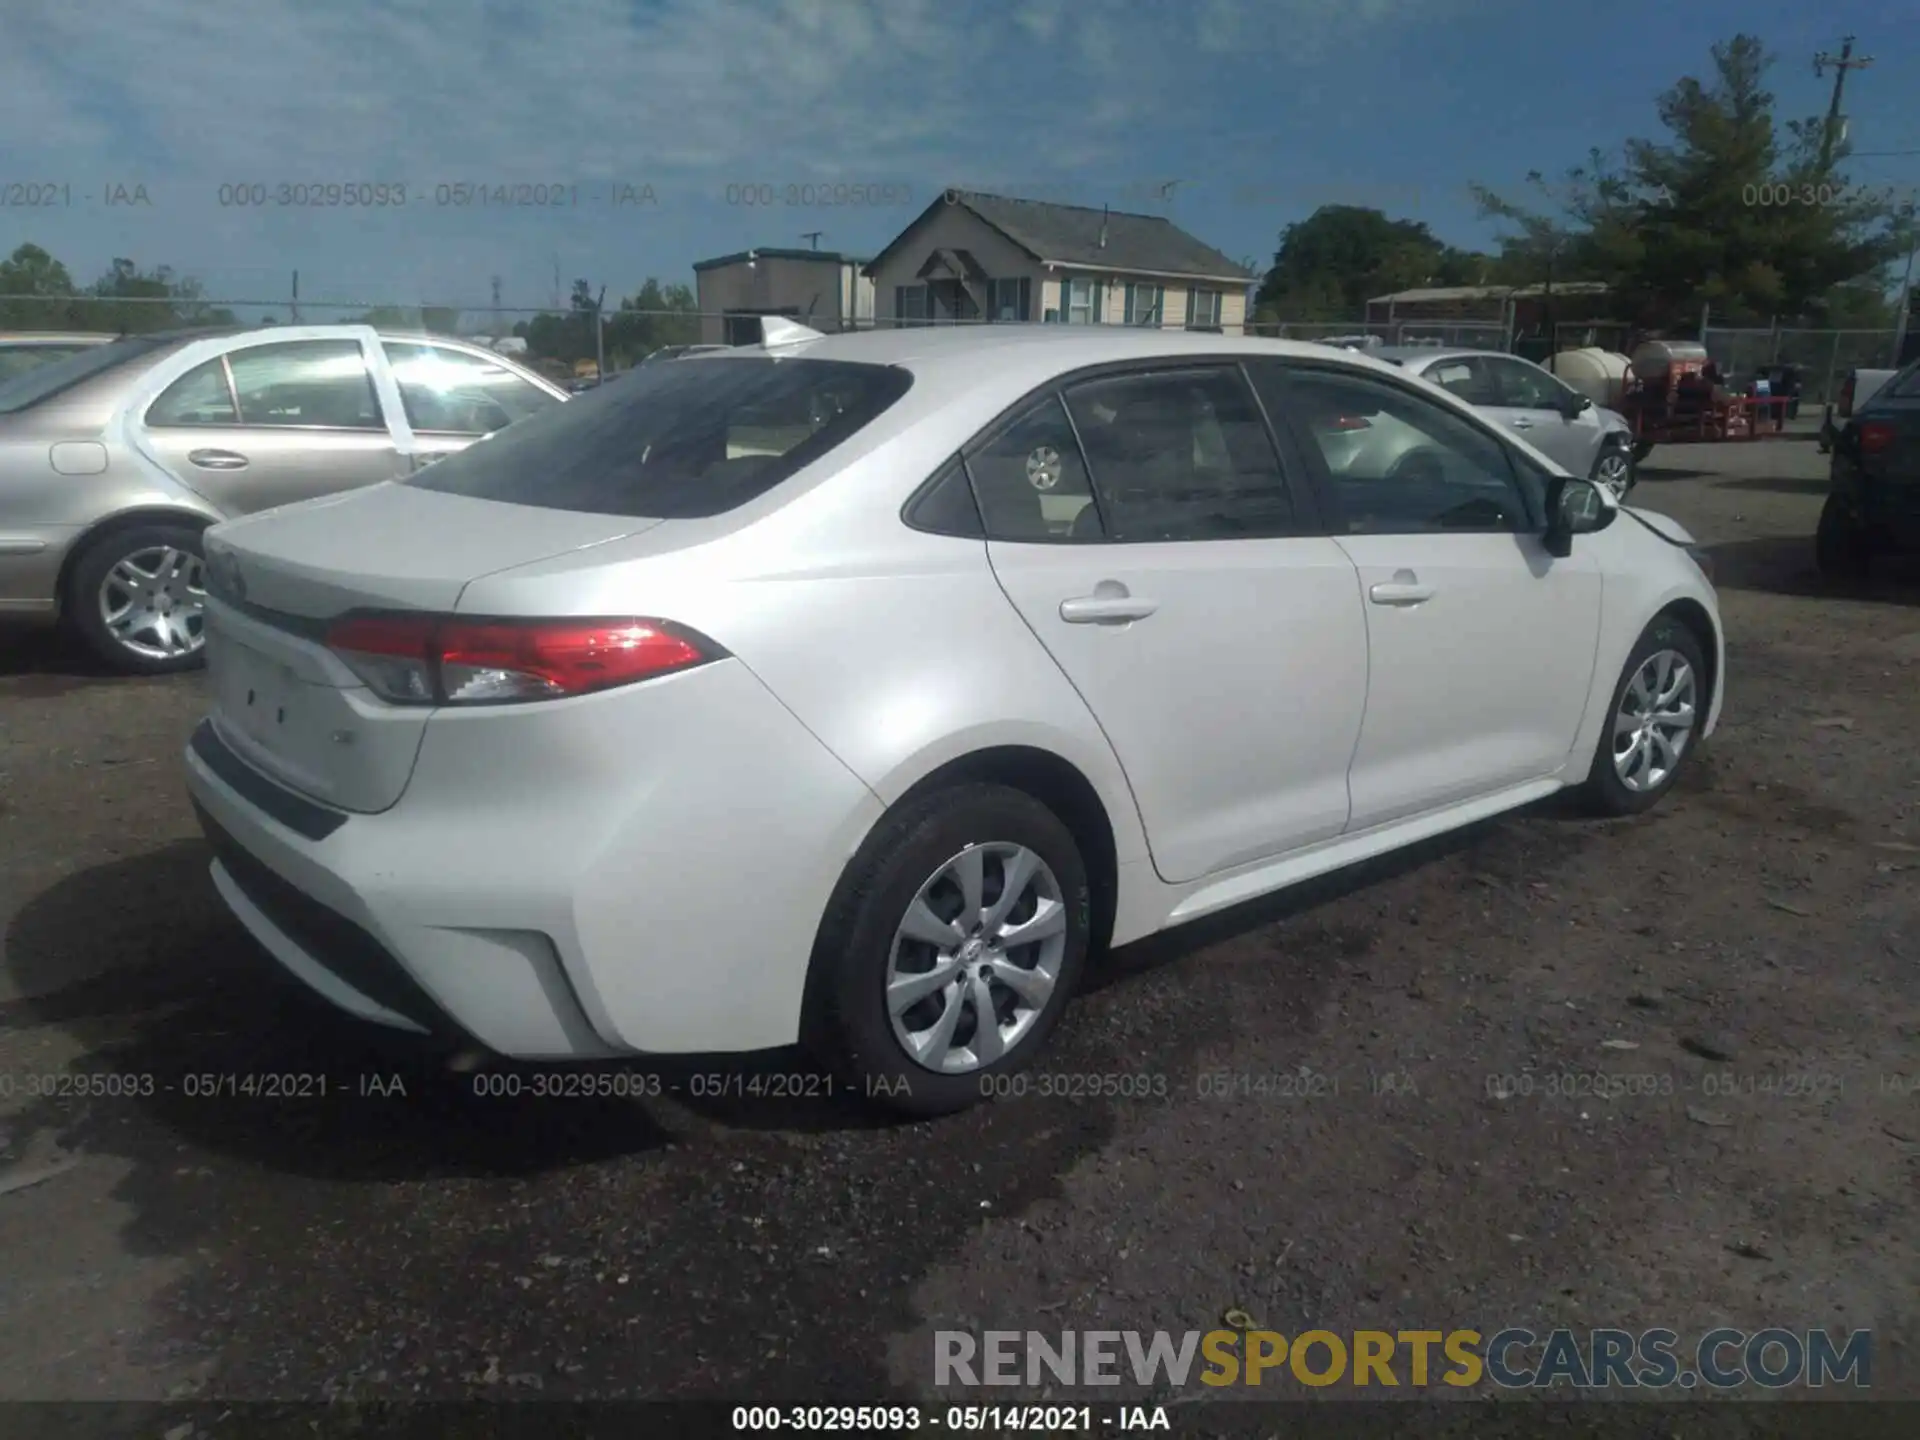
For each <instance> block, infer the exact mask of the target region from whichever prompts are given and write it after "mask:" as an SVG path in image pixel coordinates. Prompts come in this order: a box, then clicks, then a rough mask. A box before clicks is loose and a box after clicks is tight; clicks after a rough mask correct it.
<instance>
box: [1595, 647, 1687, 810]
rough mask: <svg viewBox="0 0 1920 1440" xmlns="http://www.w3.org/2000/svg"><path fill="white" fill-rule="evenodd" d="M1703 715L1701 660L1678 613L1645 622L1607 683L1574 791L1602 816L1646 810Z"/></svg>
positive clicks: (1667, 783)
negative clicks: (1582, 776) (1601, 719)
mask: <svg viewBox="0 0 1920 1440" xmlns="http://www.w3.org/2000/svg"><path fill="white" fill-rule="evenodd" d="M1706 718H1707V662H1706V656H1705V655H1704V654H1703V653H1702V651H1701V649H1700V641H1699V640H1698V639H1697V638H1696V637H1695V635H1694V633H1693V631H1691V630H1689V629H1688V628H1687V627H1686V626H1685V625H1682V624H1681V623H1680V622H1679V621H1678V620H1674V619H1671V618H1668V617H1664V616H1663V617H1662V618H1660V619H1658V620H1655V621H1654V622H1653V624H1651V625H1649V626H1648V627H1647V629H1646V631H1645V633H1643V634H1642V635H1641V636H1640V639H1639V641H1638V642H1637V643H1636V644H1635V645H1634V647H1633V650H1632V652H1631V653H1630V654H1629V655H1628V656H1627V663H1626V665H1625V666H1624V667H1622V669H1621V672H1620V680H1619V683H1617V684H1616V685H1615V686H1614V687H1613V700H1612V703H1611V704H1610V705H1609V706H1608V708H1607V720H1606V724H1605V725H1603V726H1602V727H1601V730H1600V742H1599V744H1598V745H1597V746H1596V747H1595V750H1594V756H1593V768H1592V769H1591V770H1590V771H1589V772H1588V775H1587V781H1586V784H1585V786H1584V787H1582V791H1581V798H1582V800H1583V801H1584V803H1585V805H1586V808H1587V809H1589V810H1590V811H1592V812H1594V813H1596V814H1599V815H1605V816H1619V815H1638V814H1639V813H1641V812H1642V811H1644V810H1651V809H1652V808H1653V807H1654V806H1655V805H1658V804H1659V803H1660V801H1661V800H1662V799H1663V798H1665V796H1666V793H1667V792H1668V791H1669V790H1671V789H1672V788H1673V784H1674V781H1675V780H1677V779H1678V778H1679V776H1680V772H1681V771H1682V770H1683V769H1684V768H1685V767H1686V764H1687V762H1688V761H1689V760H1690V759H1692V758H1693V752H1694V750H1695V749H1696V748H1698V744H1699V727H1700V726H1701V725H1702V724H1704V723H1705V721H1706Z"/></svg>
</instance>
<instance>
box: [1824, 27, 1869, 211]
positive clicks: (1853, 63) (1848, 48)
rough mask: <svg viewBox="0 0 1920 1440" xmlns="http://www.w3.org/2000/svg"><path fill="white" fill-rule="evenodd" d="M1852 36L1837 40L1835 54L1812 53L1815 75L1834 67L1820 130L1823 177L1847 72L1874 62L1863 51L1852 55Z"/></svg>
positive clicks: (1830, 157)
mask: <svg viewBox="0 0 1920 1440" xmlns="http://www.w3.org/2000/svg"><path fill="white" fill-rule="evenodd" d="M1853 39H1854V37H1853V36H1851V35H1849V36H1847V37H1846V38H1845V39H1843V40H1842V41H1841V42H1840V53H1839V55H1838V56H1833V55H1829V54H1827V53H1826V52H1825V51H1824V50H1823V51H1821V52H1820V53H1819V54H1818V55H1816V56H1814V57H1813V73H1814V75H1815V76H1816V77H1817V76H1821V75H1825V74H1826V73H1827V71H1828V70H1832V71H1833V103H1832V104H1831V105H1829V106H1828V107H1827V124H1826V128H1825V129H1824V130H1823V131H1822V132H1821V134H1820V174H1821V176H1822V178H1825V176H1826V174H1827V171H1828V170H1829V169H1830V168H1831V167H1832V165H1833V151H1834V147H1835V146H1836V145H1838V144H1839V143H1840V96H1841V94H1842V93H1843V92H1844V91H1845V90H1846V88H1847V72H1848V71H1849V70H1864V69H1866V68H1867V67H1868V66H1869V65H1871V64H1873V56H1871V55H1862V56H1861V57H1860V58H1859V59H1857V60H1856V59H1854V56H1853Z"/></svg>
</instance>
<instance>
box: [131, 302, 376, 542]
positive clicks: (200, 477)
mask: <svg viewBox="0 0 1920 1440" xmlns="http://www.w3.org/2000/svg"><path fill="white" fill-rule="evenodd" d="M375 343H376V342H375V338H374V333H373V331H372V330H370V329H366V328H365V327H360V326H323V327H311V328H302V329H293V328H287V329H278V330H272V331H268V332H265V333H264V334H253V335H243V336H238V337H232V336H229V337H222V338H220V339H216V340H210V341H201V342H199V343H197V344H194V345H190V346H188V347H186V348H185V349H184V350H182V352H181V353H180V354H179V355H178V356H175V357H173V358H172V359H170V360H169V362H168V363H167V364H166V365H164V366H161V367H158V368H157V369H156V371H155V373H154V375H152V376H151V377H149V379H148V381H147V382H146V384H145V385H143V387H142V390H141V393H140V394H139V395H137V396H136V397H134V400H133V403H132V404H131V405H130V406H129V422H130V425H131V430H132V438H133V441H134V444H135V445H136V446H137V448H138V449H139V450H140V451H141V452H142V453H143V454H144V455H145V456H146V457H147V458H148V459H149V460H152V461H153V462H154V463H155V464H157V465H159V466H161V467H162V468H163V469H165V470H166V471H167V472H168V473H169V474H171V475H172V476H173V477H174V478H175V479H176V480H178V481H179V482H180V483H181V484H183V485H185V486H186V487H187V488H188V489H190V490H192V491H194V492H196V493H197V494H199V495H201V496H203V497H204V498H205V499H207V500H208V501H209V502H210V503H211V504H213V505H214V506H216V507H217V508H218V509H219V510H220V511H221V512H222V513H224V514H226V515H229V516H234V515H245V514H249V513H251V512H253V511H255V510H265V509H271V508H273V507H274V506H278V505H286V504H291V503H293V502H294V501H298V500H309V499H312V498H313V497H315V496H317V495H327V494H331V493H333V492H335V491H338V490H350V489H354V488H357V487H359V486H362V485H372V484H376V483H378V482H379V481H382V480H391V479H393V478H395V477H396V476H398V475H400V474H403V473H405V471H406V469H407V466H406V463H405V461H404V460H403V459H402V445H401V437H400V436H399V435H397V434H396V433H395V430H394V427H393V423H392V422H393V417H392V416H390V415H389V414H388V408H387V407H386V406H385V405H383V404H382V403H381V399H380V395H379V388H380V387H379V386H378V385H377V384H376V379H377V377H378V376H379V373H380V367H381V365H382V363H383V362H382V361H381V359H380V357H379V354H378V352H377V351H376V350H375V348H374V346H375Z"/></svg>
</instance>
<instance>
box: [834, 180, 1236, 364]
mask: <svg viewBox="0 0 1920 1440" xmlns="http://www.w3.org/2000/svg"><path fill="white" fill-rule="evenodd" d="M866 274H867V275H868V276H870V277H871V278H872V280H873V283H874V317H875V321H876V323H878V324H881V325H890V324H905V325H913V324H922V325H924V324H935V325H938V324H956V323H963V322H967V321H988V322H993V321H1012V322H1019V321H1046V322H1048V323H1052V324H1064V325H1146V326H1155V327H1160V328H1170V329H1176V330H1177V329H1182V328H1186V329H1194V330H1221V331H1225V332H1226V333H1229V334H1238V333H1239V332H1240V330H1241V327H1242V326H1243V325H1244V324H1245V322H1246V317H1247V300H1248V296H1249V294H1250V292H1251V289H1252V287H1253V285H1254V283H1255V276H1254V275H1253V274H1252V273H1251V272H1249V271H1248V270H1247V269H1245V268H1244V267H1243V266H1240V265H1237V264H1235V263H1234V262H1233V261H1232V260H1229V259H1228V258H1227V257H1226V256H1225V255H1223V254H1221V253H1220V252H1219V251H1218V250H1216V249H1214V248H1213V247H1212V246H1211V245H1208V244H1206V243H1205V242H1204V241H1201V240H1198V239H1196V238H1195V237H1194V236H1192V235H1189V234H1188V233H1187V232H1186V231H1184V230H1182V229H1181V228H1180V227H1179V226H1177V225H1175V224H1174V223H1173V222H1172V221H1171V220H1168V219H1167V218H1166V217H1165V216H1162V215H1134V214H1128V213H1125V212H1122V211H1116V210H1105V209H1093V208H1090V207H1088V206H1083V205H1056V204H1053V203H1051V202H1049V201H1043V200H1018V199H1012V198H1010V197H1007V196H1003V195H983V194H979V193H977V192H974V191H965V190H949V191H947V192H945V193H944V194H942V195H940V196H938V197H937V198H936V199H935V200H934V202H933V204H931V205H929V206H928V207H927V208H926V209H925V210H923V211H921V212H920V214H919V216H918V217H917V218H916V219H915V220H914V221H913V222H912V223H911V224H910V225H908V226H907V228H906V229H905V230H903V231H901V232H900V234H899V235H898V236H896V237H895V238H894V240H893V241H892V242H891V243H890V244H888V245H887V246H886V248H884V249H883V250H881V251H880V253H879V254H878V255H876V256H874V258H873V259H872V261H870V262H869V263H868V265H867V267H866Z"/></svg>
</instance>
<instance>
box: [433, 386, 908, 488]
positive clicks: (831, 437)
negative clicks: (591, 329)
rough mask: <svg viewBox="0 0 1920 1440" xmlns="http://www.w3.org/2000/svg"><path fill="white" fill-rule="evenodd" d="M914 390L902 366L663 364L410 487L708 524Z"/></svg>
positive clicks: (551, 410)
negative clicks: (702, 520)
mask: <svg viewBox="0 0 1920 1440" xmlns="http://www.w3.org/2000/svg"><path fill="white" fill-rule="evenodd" d="M912 384H913V377H912V376H911V375H909V374H908V373H907V372H906V371H905V370H901V369H898V368H896V367H893V366H887V365H863V364H850V363H847V362H844V361H833V360H805V359H776V358H774V357H772V356H768V357H766V358H764V359H763V358H761V357H759V356H754V357H751V358H741V359H738V360H733V359H729V360H724V361H715V362H712V363H709V364H702V365H656V366H652V367H649V368H648V369H646V370H644V371H636V372H635V373H634V374H633V375H631V376H630V377H628V378H627V379H625V380H623V381H622V382H621V383H620V384H618V385H602V386H598V387H596V388H595V389H593V390H590V391H588V392H586V393H585V394H583V395H581V396H578V397H577V398H575V399H573V400H570V401H568V402H567V403H566V404H564V405H553V406H549V407H548V408H547V409H545V410H543V411H541V412H540V413H538V414H536V415H532V416H529V417H528V418H527V419H525V420H520V421H516V422H515V423H514V424H512V425H510V426H508V427H507V428H506V429H505V430H502V431H500V432H498V433H497V434H494V435H491V436H489V437H487V438H486V439H484V440H481V441H478V442H476V443H475V444H473V445H471V446H469V447H468V448H467V449H466V450H464V451H462V452H461V453H460V454H458V455H454V456H451V457H450V458H448V459H446V460H442V461H440V462H438V463H436V464H435V465H433V466H432V467H431V468H429V469H427V470H424V471H422V472H421V473H420V474H419V475H418V476H417V477H414V478H412V479H409V480H407V481H406V482H405V483H406V484H409V485H417V486H419V487H420V488H421V489H422V490H437V491H440V492H442V493H445V494H449V495H469V496H472V497H474V498H475V499H480V500H500V501H504V502H506V503H507V504H511V505H533V506H538V507H541V508H543V509H548V510H578V511H584V512H586V513H589V514H595V515H633V516H646V517H649V518H652V519H659V520H698V519H704V518H705V517H707V516H711V515H724V514H725V513H726V512H727V511H729V510H733V509H737V508H738V507H739V506H741V505H744V504H746V503H747V502H748V501H750V500H753V499H756V498H758V497H759V496H761V495H764V494H765V493H766V492H767V491H769V490H771V489H772V488H773V487H774V486H776V485H778V484H779V483H780V482H781V481H783V480H785V479H787V478H788V477H789V476H791V475H793V474H796V473H797V472H798V471H800V470H801V469H803V468H804V467H806V466H808V465H811V464H812V463H813V462H814V461H816V460H818V459H820V458H821V457H822V456H824V455H826V454H827V453H828V452H829V451H831V450H833V449H834V448H835V447H836V446H839V445H841V444H844V443H845V442H846V441H847V440H849V439H850V438H852V436H853V435H855V434H856V433H857V432H858V431H860V430H861V429H863V428H864V427H865V426H867V425H868V424H870V423H871V422H872V421H873V420H874V419H875V418H876V417H878V416H879V415H880V414H881V413H882V412H883V411H885V410H886V409H887V408H888V407H890V406H891V405H893V403H894V402H895V401H897V400H898V399H899V398H900V397H901V396H902V395H904V394H906V393H907V390H908V388H909V387H910V386H911V385H912Z"/></svg>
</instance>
